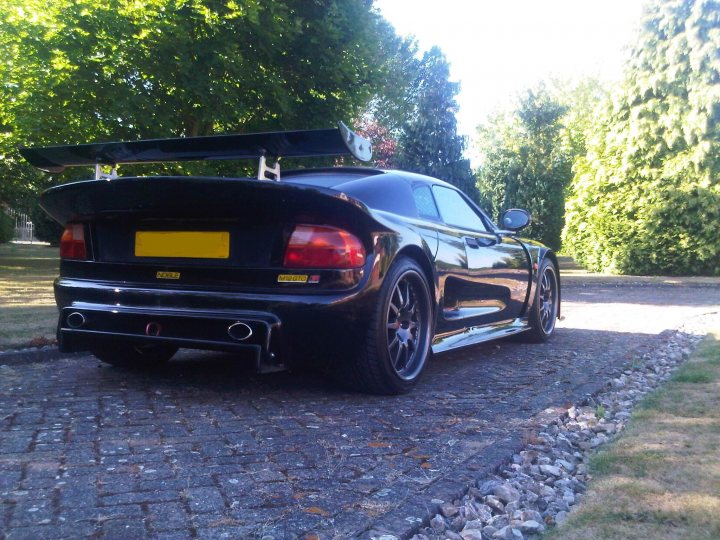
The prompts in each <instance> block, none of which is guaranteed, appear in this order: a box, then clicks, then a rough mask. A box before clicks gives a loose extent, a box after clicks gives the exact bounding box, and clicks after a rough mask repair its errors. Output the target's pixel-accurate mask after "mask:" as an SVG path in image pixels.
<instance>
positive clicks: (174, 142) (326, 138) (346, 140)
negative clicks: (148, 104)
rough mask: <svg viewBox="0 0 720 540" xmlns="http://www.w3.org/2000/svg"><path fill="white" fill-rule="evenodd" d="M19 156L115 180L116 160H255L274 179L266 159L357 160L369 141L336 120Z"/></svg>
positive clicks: (364, 157)
mask: <svg viewBox="0 0 720 540" xmlns="http://www.w3.org/2000/svg"><path fill="white" fill-rule="evenodd" d="M20 154H21V155H22V156H23V157H24V158H25V159H26V160H27V161H28V162H30V164H32V165H34V166H35V167H37V168H38V169H41V170H43V171H46V172H50V173H61V172H63V171H64V170H65V168H66V167H75V166H94V167H95V178H96V179H99V178H101V177H103V175H102V172H101V167H102V166H103V165H107V166H111V167H112V168H113V173H112V175H111V176H110V178H114V177H115V176H116V174H115V167H116V166H117V165H118V164H119V163H159V162H167V161H203V160H216V159H217V160H220V159H248V158H256V159H257V158H260V169H259V171H258V178H259V179H264V178H268V173H269V174H271V175H273V176H274V178H275V179H276V180H279V179H280V166H279V164H278V163H276V164H275V166H274V167H269V166H268V165H267V164H266V158H274V159H275V160H276V161H277V160H279V158H281V157H320V156H344V155H352V156H354V157H355V158H357V159H359V160H360V161H369V160H370V158H371V157H372V145H371V143H370V141H369V140H367V139H365V138H363V137H361V136H360V135H358V134H357V133H354V132H353V131H352V130H350V128H348V127H347V126H346V125H345V124H343V123H342V122H338V127H337V129H315V130H300V131H275V132H268V133H247V134H238V135H211V136H207V137H180V138H175V139H146V140H140V141H127V142H108V143H91V144H78V145H65V146H46V147H40V148H28V147H21V148H20Z"/></svg>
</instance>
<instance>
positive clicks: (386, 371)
mask: <svg viewBox="0 0 720 540" xmlns="http://www.w3.org/2000/svg"><path fill="white" fill-rule="evenodd" d="M432 317H433V304H432V301H431V296H430V288H429V286H428V284H427V280H426V279H425V276H424V274H423V271H422V268H420V265H418V263H417V262H416V261H415V260H413V259H410V258H408V257H400V258H399V259H398V260H396V261H395V262H394V263H393V265H392V266H391V267H390V270H389V271H388V273H387V275H386V276H385V279H384V281H383V285H382V288H381V290H380V294H379V297H378V304H377V306H376V308H375V312H374V314H373V318H372V320H371V321H370V325H369V327H368V333H367V336H366V339H365V347H364V350H361V351H360V352H359V353H358V354H357V356H356V357H355V359H354V361H353V362H352V364H351V365H350V366H349V367H351V368H352V369H351V370H350V372H349V373H346V374H344V375H343V376H344V377H345V382H348V383H349V384H351V385H352V386H353V387H355V388H357V389H359V390H362V391H365V392H371V393H375V394H402V393H405V392H408V391H409V390H410V389H412V387H413V386H415V384H416V383H417V381H418V379H419V377H420V375H421V373H422V371H423V369H424V367H425V365H426V363H427V360H428V357H429V356H430V354H431V349H430V346H431V340H432V322H433V319H432Z"/></svg>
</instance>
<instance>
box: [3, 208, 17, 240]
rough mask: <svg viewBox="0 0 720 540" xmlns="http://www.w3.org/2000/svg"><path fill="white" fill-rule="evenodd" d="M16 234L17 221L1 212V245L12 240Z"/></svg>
mask: <svg viewBox="0 0 720 540" xmlns="http://www.w3.org/2000/svg"><path fill="white" fill-rule="evenodd" d="M14 234H15V220H14V219H13V218H11V217H10V216H8V215H7V214H6V213H5V212H3V211H2V210H0V244H4V243H6V242H9V241H10V240H12V237H13V235H14Z"/></svg>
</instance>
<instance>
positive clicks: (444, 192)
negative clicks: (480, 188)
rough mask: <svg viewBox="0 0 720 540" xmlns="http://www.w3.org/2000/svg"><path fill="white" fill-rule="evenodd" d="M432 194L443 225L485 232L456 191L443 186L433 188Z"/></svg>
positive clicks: (473, 212)
mask: <svg viewBox="0 0 720 540" xmlns="http://www.w3.org/2000/svg"><path fill="white" fill-rule="evenodd" d="M433 193H434V194H435V200H436V201H437V205H438V208H439V209H440V215H441V216H442V220H443V221H444V222H445V223H447V224H448V225H454V226H455V227H461V228H463V229H469V230H471V231H483V232H486V231H487V227H486V226H485V223H483V220H482V219H481V218H480V216H479V215H477V213H476V212H475V210H473V209H472V207H471V206H470V205H469V204H468V203H466V202H465V200H464V199H463V198H462V196H461V195H460V194H459V193H458V192H457V191H455V190H454V189H450V188H446V187H443V186H433Z"/></svg>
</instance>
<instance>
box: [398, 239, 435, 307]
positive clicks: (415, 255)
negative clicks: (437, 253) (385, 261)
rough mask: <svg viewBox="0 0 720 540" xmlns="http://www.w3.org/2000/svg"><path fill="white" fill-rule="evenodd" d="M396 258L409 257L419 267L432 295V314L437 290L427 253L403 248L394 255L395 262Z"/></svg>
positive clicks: (413, 248)
mask: <svg viewBox="0 0 720 540" xmlns="http://www.w3.org/2000/svg"><path fill="white" fill-rule="evenodd" d="M398 257H409V258H410V259H412V260H414V261H415V262H416V263H418V264H419V265H420V268H421V269H422V271H423V275H424V276H425V279H426V280H427V284H428V288H429V289H430V291H431V294H432V304H433V314H434V313H435V311H436V310H437V296H438V288H437V282H436V281H437V280H436V279H435V270H434V268H433V264H432V262H430V257H428V255H427V253H425V252H424V251H423V250H422V248H420V247H419V246H414V245H410V246H405V247H404V248H402V249H401V250H400V251H398V252H397V255H395V259H396V260H397V258H398Z"/></svg>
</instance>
